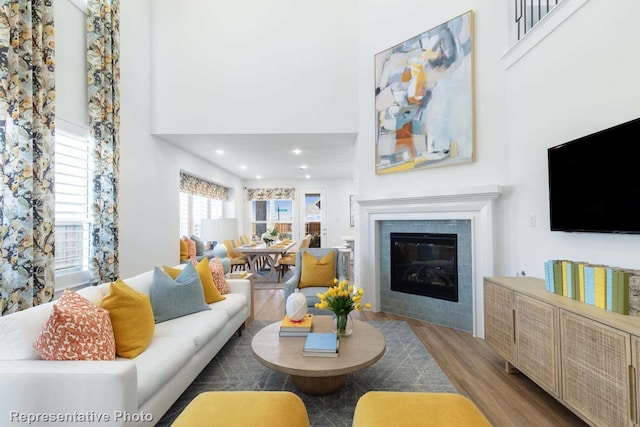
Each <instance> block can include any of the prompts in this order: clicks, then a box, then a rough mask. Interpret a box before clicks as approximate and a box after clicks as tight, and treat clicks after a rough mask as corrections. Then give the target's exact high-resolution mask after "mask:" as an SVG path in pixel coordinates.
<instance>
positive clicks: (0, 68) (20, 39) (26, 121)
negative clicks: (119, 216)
mask: <svg viewBox="0 0 640 427" xmlns="http://www.w3.org/2000/svg"><path fill="white" fill-rule="evenodd" d="M53 36H54V31H53V6H52V4H51V1H41V0H20V1H18V0H3V2H2V3H1V4H0V179H1V181H0V264H1V265H0V284H1V288H0V313H1V314H9V313H13V312H16V311H19V310H23V309H26V308H29V307H32V306H35V305H38V304H42V303H45V302H47V301H50V300H51V299H52V298H53V290H54V280H55V279H54V243H53V238H54V234H53V224H54V216H53V215H54V199H53V177H54V170H53V162H52V159H53V147H54V129H55V128H54V118H55V108H54V105H55V103H54V100H55V79H54V65H55V61H54V40H53Z"/></svg>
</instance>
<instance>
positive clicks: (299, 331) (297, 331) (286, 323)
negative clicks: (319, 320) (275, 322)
mask: <svg viewBox="0 0 640 427" xmlns="http://www.w3.org/2000/svg"><path fill="white" fill-rule="evenodd" d="M312 322H313V314H310V313H307V314H306V315H305V316H304V318H303V319H302V320H300V321H297V322H294V321H293V320H291V319H289V317H288V316H286V315H285V316H284V319H282V323H281V324H280V336H281V337H306V336H307V334H308V333H309V332H311V323H312Z"/></svg>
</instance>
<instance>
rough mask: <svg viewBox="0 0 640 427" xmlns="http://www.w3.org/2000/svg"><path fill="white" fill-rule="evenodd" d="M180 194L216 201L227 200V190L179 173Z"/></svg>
mask: <svg viewBox="0 0 640 427" xmlns="http://www.w3.org/2000/svg"><path fill="white" fill-rule="evenodd" d="M180 192H181V193H187V194H194V195H196V196H202V197H208V198H209V199H217V200H227V197H228V195H229V190H228V189H227V188H225V187H222V186H220V185H218V184H214V183H212V182H209V181H205V180H204V179H200V178H197V177H195V176H191V175H188V174H186V173H184V172H180Z"/></svg>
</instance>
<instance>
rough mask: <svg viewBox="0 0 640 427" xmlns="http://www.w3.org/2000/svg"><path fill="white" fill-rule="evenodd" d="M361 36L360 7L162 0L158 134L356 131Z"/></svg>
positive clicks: (156, 76) (282, 0)
mask: <svg viewBox="0 0 640 427" xmlns="http://www.w3.org/2000/svg"><path fill="white" fill-rule="evenodd" d="M355 36H356V3H355V2H349V1H346V2H345V1H342V0H325V1H296V0H270V1H262V0H244V1H226V0H155V1H154V2H153V7H152V40H153V46H152V52H153V55H152V56H153V57H152V64H151V65H152V69H153V70H154V71H153V74H152V88H153V90H152V96H153V102H152V108H153V112H152V126H151V127H152V129H153V132H154V133H156V134H171V133H242V134H253V133H322V132H336V133H340V132H354V131H355V130H356V120H357V114H356V107H357V105H356V99H357V98H356V93H357V85H356V81H357V70H356V67H355V60H356V59H355V58H356V51H355V48H356V41H355Z"/></svg>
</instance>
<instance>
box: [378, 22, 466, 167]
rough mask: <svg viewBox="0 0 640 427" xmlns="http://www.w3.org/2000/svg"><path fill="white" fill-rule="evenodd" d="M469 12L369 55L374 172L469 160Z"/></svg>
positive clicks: (455, 163) (458, 162) (454, 163)
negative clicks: (372, 68)
mask: <svg viewBox="0 0 640 427" xmlns="http://www.w3.org/2000/svg"><path fill="white" fill-rule="evenodd" d="M472 32H473V15H472V11H469V12H466V13H464V14H462V15H460V16H458V17H456V18H453V19H451V20H450V21H447V22H445V23H444V24H441V25H439V26H437V27H435V28H432V29H430V30H428V31H426V32H424V33H422V34H420V35H418V36H415V37H413V38H411V39H409V40H407V41H405V42H403V43H400V44H397V45H395V46H393V47H391V48H390V49H387V50H385V51H383V52H380V53H378V54H376V55H375V86H376V87H375V110H376V173H378V174H384V173H394V172H401V171H407V170H415V169H424V168H430V167H438V166H450V165H457V164H462V163H470V162H473V161H474V142H473V140H474V135H473V62H472V53H473V52H472Z"/></svg>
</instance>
